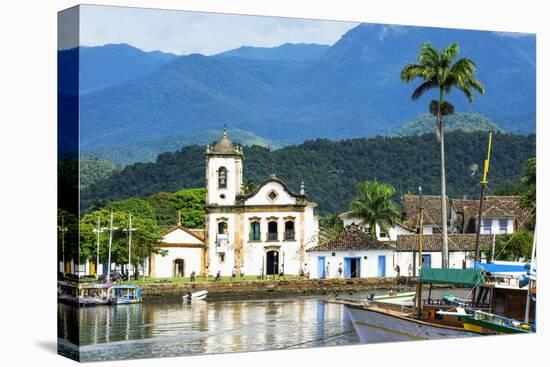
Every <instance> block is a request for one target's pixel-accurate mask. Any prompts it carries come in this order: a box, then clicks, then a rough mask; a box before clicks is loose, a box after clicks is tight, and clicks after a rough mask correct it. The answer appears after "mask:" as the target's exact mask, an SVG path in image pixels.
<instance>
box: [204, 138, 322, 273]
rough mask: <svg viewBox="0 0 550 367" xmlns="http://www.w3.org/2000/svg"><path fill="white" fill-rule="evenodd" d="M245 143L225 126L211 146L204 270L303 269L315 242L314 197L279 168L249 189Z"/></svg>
mask: <svg viewBox="0 0 550 367" xmlns="http://www.w3.org/2000/svg"><path fill="white" fill-rule="evenodd" d="M243 159H244V154H243V149H242V147H241V146H236V145H234V144H233V143H232V142H231V141H230V140H229V139H228V137H227V132H226V131H225V130H224V134H223V137H222V139H221V140H220V141H218V142H217V143H216V144H215V145H214V146H207V148H206V206H205V209H206V218H205V254H204V262H203V269H202V272H203V273H204V272H206V273H208V274H211V275H215V274H217V273H218V272H220V274H221V275H231V274H232V273H233V272H234V271H235V272H236V273H237V274H239V273H240V272H244V274H248V275H253V274H254V275H258V274H266V275H270V274H279V273H280V272H284V273H285V274H298V273H299V271H300V269H301V268H302V267H303V264H304V263H305V262H307V259H306V255H307V253H306V250H307V249H309V248H311V247H313V246H316V245H317V241H318V230H319V223H318V218H317V217H316V216H315V213H314V208H315V206H316V204H315V203H311V202H308V201H307V199H306V194H305V188H304V184H303V182H302V184H301V186H300V192H299V193H294V192H292V191H291V190H290V189H289V188H288V186H287V185H286V184H285V183H284V182H283V181H282V180H280V179H278V178H277V177H276V176H275V175H274V174H273V175H271V177H270V178H268V179H266V180H265V181H263V182H262V183H261V184H259V185H258V187H257V188H256V189H255V190H254V191H252V192H249V193H245V191H244V186H243Z"/></svg>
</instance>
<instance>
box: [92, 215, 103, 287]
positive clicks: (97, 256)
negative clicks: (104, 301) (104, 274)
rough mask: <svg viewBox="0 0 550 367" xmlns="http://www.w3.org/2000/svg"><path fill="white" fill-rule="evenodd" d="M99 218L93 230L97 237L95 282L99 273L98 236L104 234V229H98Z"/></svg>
mask: <svg viewBox="0 0 550 367" xmlns="http://www.w3.org/2000/svg"><path fill="white" fill-rule="evenodd" d="M100 220H101V219H100V217H99V215H98V216H97V228H94V229H93V231H94V232H95V233H96V236H97V249H96V263H95V278H96V280H97V279H99V272H98V268H99V235H100V234H101V232H104V229H102V228H101V227H100Z"/></svg>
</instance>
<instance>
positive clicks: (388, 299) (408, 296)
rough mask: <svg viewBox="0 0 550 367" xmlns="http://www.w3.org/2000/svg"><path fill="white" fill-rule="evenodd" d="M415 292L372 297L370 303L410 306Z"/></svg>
mask: <svg viewBox="0 0 550 367" xmlns="http://www.w3.org/2000/svg"><path fill="white" fill-rule="evenodd" d="M415 294H416V293H415V292H402V293H396V294H384V295H379V296H374V297H372V299H371V300H372V301H375V302H382V303H392V304H403V305H409V304H411V305H412V302H413V299H414V296H415Z"/></svg>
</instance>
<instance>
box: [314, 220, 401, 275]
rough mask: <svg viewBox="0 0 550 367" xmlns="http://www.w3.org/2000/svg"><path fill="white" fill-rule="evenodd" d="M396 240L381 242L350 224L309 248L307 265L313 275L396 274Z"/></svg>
mask: <svg viewBox="0 0 550 367" xmlns="http://www.w3.org/2000/svg"><path fill="white" fill-rule="evenodd" d="M394 250H395V243H393V242H390V241H380V240H378V239H377V238H376V237H374V236H372V235H369V234H368V233H365V231H363V230H362V229H360V228H359V227H358V226H356V225H350V226H348V227H347V228H346V229H345V230H344V231H343V232H342V233H340V234H339V235H338V236H336V237H334V238H332V239H330V240H328V241H327V242H324V243H322V244H319V245H317V246H315V247H312V248H310V249H308V250H307V252H308V254H309V261H308V264H307V268H308V270H309V272H310V277H312V278H337V277H339V276H340V274H339V272H338V269H339V267H342V275H341V276H342V277H343V278H365V277H388V276H395V275H396V273H395V271H394V265H395V264H394V256H393V254H394Z"/></svg>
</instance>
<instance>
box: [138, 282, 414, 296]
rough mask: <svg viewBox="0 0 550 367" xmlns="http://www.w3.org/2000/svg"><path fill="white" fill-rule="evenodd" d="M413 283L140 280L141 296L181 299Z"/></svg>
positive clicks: (303, 293)
mask: <svg viewBox="0 0 550 367" xmlns="http://www.w3.org/2000/svg"><path fill="white" fill-rule="evenodd" d="M412 285H414V280H412V279H410V280H407V278H404V277H402V278H400V279H399V280H398V278H396V277H393V278H388V277H385V278H378V277H371V278H352V279H299V278H295V279H285V280H282V279H281V280H279V279H277V278H275V279H271V280H235V281H230V280H228V281H217V282H216V281H209V282H158V281H157V282H149V283H144V284H140V285H139V286H140V287H141V288H142V292H143V300H144V302H147V301H163V300H173V299H181V297H182V295H185V294H187V293H188V292H191V293H193V292H196V291H199V290H207V291H208V299H209V300H213V299H220V300H223V299H248V298H255V299H258V298H273V297H286V296H315V295H331V294H352V293H355V292H365V291H370V290H373V291H374V290H381V289H397V288H399V289H403V288H405V287H407V286H412Z"/></svg>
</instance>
